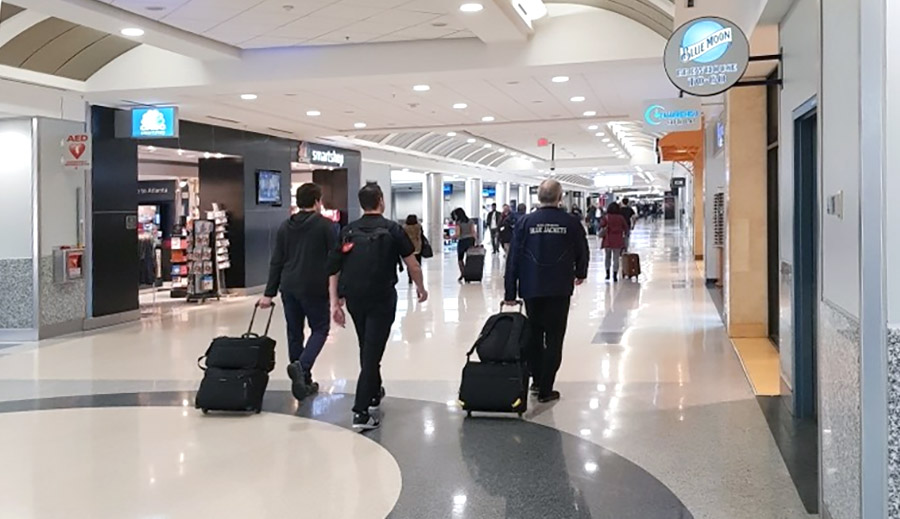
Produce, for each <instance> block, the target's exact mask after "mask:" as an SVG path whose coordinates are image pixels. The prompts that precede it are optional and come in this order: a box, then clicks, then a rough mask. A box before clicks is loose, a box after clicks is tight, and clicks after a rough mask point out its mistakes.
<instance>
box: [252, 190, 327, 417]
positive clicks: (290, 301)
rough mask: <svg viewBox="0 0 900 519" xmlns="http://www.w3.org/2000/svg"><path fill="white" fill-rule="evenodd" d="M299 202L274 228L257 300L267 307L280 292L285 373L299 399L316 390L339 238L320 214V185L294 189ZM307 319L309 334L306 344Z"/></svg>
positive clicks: (261, 305)
mask: <svg viewBox="0 0 900 519" xmlns="http://www.w3.org/2000/svg"><path fill="white" fill-rule="evenodd" d="M297 206H298V207H299V209H300V211H299V212H298V213H297V214H295V215H293V216H291V217H290V218H288V219H287V220H286V221H285V222H284V223H283V224H281V227H280V228H279V229H278V234H277V235H276V238H275V250H274V251H273V252H272V258H271V260H270V263H269V281H268V283H267V284H266V290H265V292H264V295H263V297H262V298H260V300H259V303H258V304H259V306H260V308H269V307H271V306H272V299H273V298H274V297H275V296H276V295H277V294H278V291H279V290H280V291H281V301H282V304H283V305H284V318H285V321H287V335H288V358H289V359H290V364H289V365H288V368H287V372H288V376H289V377H290V378H291V381H292V385H291V392H292V393H293V394H294V397H295V398H296V399H297V400H302V399H304V398H306V397H307V396H309V395H310V394H313V393H316V392H317V391H318V390H319V384H317V383H316V382H314V381H313V378H312V369H313V365H314V364H315V362H316V357H318V356H319V353H320V352H321V351H322V347H323V346H324V345H325V341H326V339H328V333H329V331H330V328H331V318H330V315H329V313H330V312H329V308H328V305H329V301H328V298H329V293H328V292H329V291H328V269H327V262H328V256H329V254H330V252H331V251H332V250H333V249H334V247H335V244H336V242H337V237H336V236H335V234H334V230H333V229H332V226H331V222H330V221H329V220H328V219H326V218H324V217H323V216H322V215H321V210H322V188H321V187H319V186H318V185H316V184H312V183H306V184H303V185H302V186H300V187H299V188H297ZM306 322H308V323H309V327H310V329H311V330H312V333H311V334H310V336H309V340H307V341H306V345H304V344H303V340H304V325H305V323H306Z"/></svg>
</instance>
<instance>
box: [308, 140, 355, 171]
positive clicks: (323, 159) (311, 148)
mask: <svg viewBox="0 0 900 519" xmlns="http://www.w3.org/2000/svg"><path fill="white" fill-rule="evenodd" d="M300 162H306V163H307V164H321V165H325V166H336V167H339V168H342V167H344V162H345V157H344V152H343V150H340V149H337V148H330V147H328V146H321V145H318V144H313V143H311V142H304V143H303V144H302V145H301V146H300Z"/></svg>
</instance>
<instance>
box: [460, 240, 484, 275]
mask: <svg viewBox="0 0 900 519" xmlns="http://www.w3.org/2000/svg"><path fill="white" fill-rule="evenodd" d="M484 255H485V251H484V247H482V246H480V245H476V246H474V247H470V248H469V250H467V251H466V261H465V263H464V264H463V281H465V282H466V283H473V282H476V281H481V280H482V278H484Z"/></svg>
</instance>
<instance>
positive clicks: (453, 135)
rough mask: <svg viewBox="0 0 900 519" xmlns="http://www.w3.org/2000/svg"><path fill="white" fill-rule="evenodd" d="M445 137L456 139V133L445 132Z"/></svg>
mask: <svg viewBox="0 0 900 519" xmlns="http://www.w3.org/2000/svg"><path fill="white" fill-rule="evenodd" d="M447 137H456V132H447Z"/></svg>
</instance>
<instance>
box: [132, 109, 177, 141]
mask: <svg viewBox="0 0 900 519" xmlns="http://www.w3.org/2000/svg"><path fill="white" fill-rule="evenodd" d="M131 137H132V138H133V139H166V138H171V137H178V108H176V107H174V106H152V107H147V108H132V109H131Z"/></svg>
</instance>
